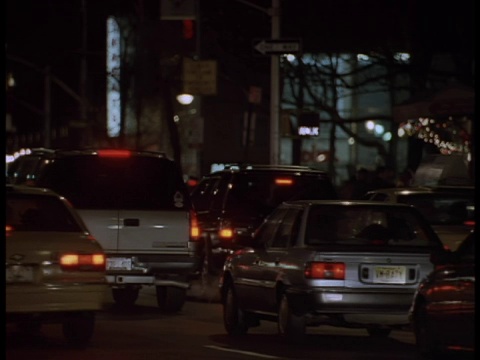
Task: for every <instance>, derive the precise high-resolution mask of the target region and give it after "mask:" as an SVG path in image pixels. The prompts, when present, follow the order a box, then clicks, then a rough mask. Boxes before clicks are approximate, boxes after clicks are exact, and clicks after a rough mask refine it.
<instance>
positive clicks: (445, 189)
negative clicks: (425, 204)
mask: <svg viewBox="0 0 480 360" xmlns="http://www.w3.org/2000/svg"><path fill="white" fill-rule="evenodd" d="M473 191H475V187H474V186H468V185H467V186H464V185H462V186H413V187H396V188H384V189H375V190H369V191H368V192H367V194H376V193H388V194H403V195H409V194H431V193H462V192H466V193H470V192H473Z"/></svg>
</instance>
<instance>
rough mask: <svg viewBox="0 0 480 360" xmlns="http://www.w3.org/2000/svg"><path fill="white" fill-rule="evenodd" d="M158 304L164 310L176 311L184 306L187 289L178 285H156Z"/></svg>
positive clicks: (167, 311)
mask: <svg viewBox="0 0 480 360" xmlns="http://www.w3.org/2000/svg"><path fill="white" fill-rule="evenodd" d="M155 291H156V294H157V304H158V307H159V308H160V310H161V311H162V312H166V313H174V312H178V311H180V310H181V309H182V308H183V305H184V304H185V301H186V299H187V289H184V288H181V287H176V286H156V287H155Z"/></svg>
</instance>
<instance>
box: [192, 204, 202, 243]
mask: <svg viewBox="0 0 480 360" xmlns="http://www.w3.org/2000/svg"><path fill="white" fill-rule="evenodd" d="M199 237H200V227H199V226H198V219H197V213H196V212H195V211H193V210H191V211H190V238H191V239H192V240H198V238H199Z"/></svg>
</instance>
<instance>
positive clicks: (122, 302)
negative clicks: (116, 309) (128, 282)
mask: <svg viewBox="0 0 480 360" xmlns="http://www.w3.org/2000/svg"><path fill="white" fill-rule="evenodd" d="M139 291H140V289H138V288H131V287H127V288H113V289H112V297H113V300H114V301H115V303H116V304H117V305H118V306H120V307H122V308H129V307H132V306H133V305H134V304H135V302H136V301H137V299H138V293H139Z"/></svg>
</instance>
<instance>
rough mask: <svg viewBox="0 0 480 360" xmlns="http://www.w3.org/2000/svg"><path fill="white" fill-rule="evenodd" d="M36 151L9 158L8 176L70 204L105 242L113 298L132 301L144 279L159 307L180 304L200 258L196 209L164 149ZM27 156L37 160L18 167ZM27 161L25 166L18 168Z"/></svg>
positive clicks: (173, 307)
mask: <svg viewBox="0 0 480 360" xmlns="http://www.w3.org/2000/svg"><path fill="white" fill-rule="evenodd" d="M39 155H40V154H39V153H38V152H35V153H32V154H30V155H24V156H21V157H19V158H17V159H16V160H15V162H17V163H18V164H17V165H15V166H14V167H13V169H18V170H16V171H14V172H13V173H12V174H11V177H12V179H13V182H17V181H23V180H24V179H28V180H29V183H30V184H32V185H34V186H39V187H46V188H50V189H52V190H54V191H56V192H57V193H59V194H61V195H63V196H65V197H66V198H67V199H68V200H69V201H70V202H71V203H72V204H73V206H74V207H75V208H76V209H77V211H78V213H79V214H80V216H81V217H82V219H83V221H84V222H85V223H86V225H87V226H88V228H89V229H90V231H91V232H92V234H93V235H94V236H95V237H96V239H97V240H98V241H99V242H100V244H101V245H102V247H103V248H104V249H105V252H106V254H107V262H106V271H107V275H106V277H107V282H108V284H109V285H110V287H111V289H112V295H113V299H114V301H115V302H116V303H117V304H119V305H121V306H131V305H133V304H134V303H135V301H136V300H137V298H138V294H139V290H140V289H141V287H142V286H155V287H156V295H157V302H158V306H159V308H160V309H162V310H163V311H166V312H175V311H179V310H180V309H181V308H182V307H183V305H184V303H185V300H186V293H187V289H188V287H189V286H190V279H191V278H192V277H193V276H195V275H196V273H197V272H198V267H199V260H198V258H197V257H196V253H197V252H196V250H195V246H196V244H197V232H198V229H197V227H196V218H195V213H194V212H193V209H192V204H191V201H190V196H189V193H188V190H187V186H186V184H185V182H184V180H183V176H182V172H181V170H180V168H179V166H178V164H176V163H175V162H174V161H173V160H170V159H169V158H167V157H166V156H165V155H164V154H162V153H158V152H148V151H130V150H125V149H91V150H55V151H48V152H44V154H43V156H40V157H39ZM32 156H33V157H34V159H31V157H32ZM15 162H14V163H15ZM29 162H32V163H35V166H34V167H28V168H27V167H24V166H22V163H29ZM26 168H27V169H32V170H31V172H28V171H27V172H25V171H21V170H20V169H26Z"/></svg>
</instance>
